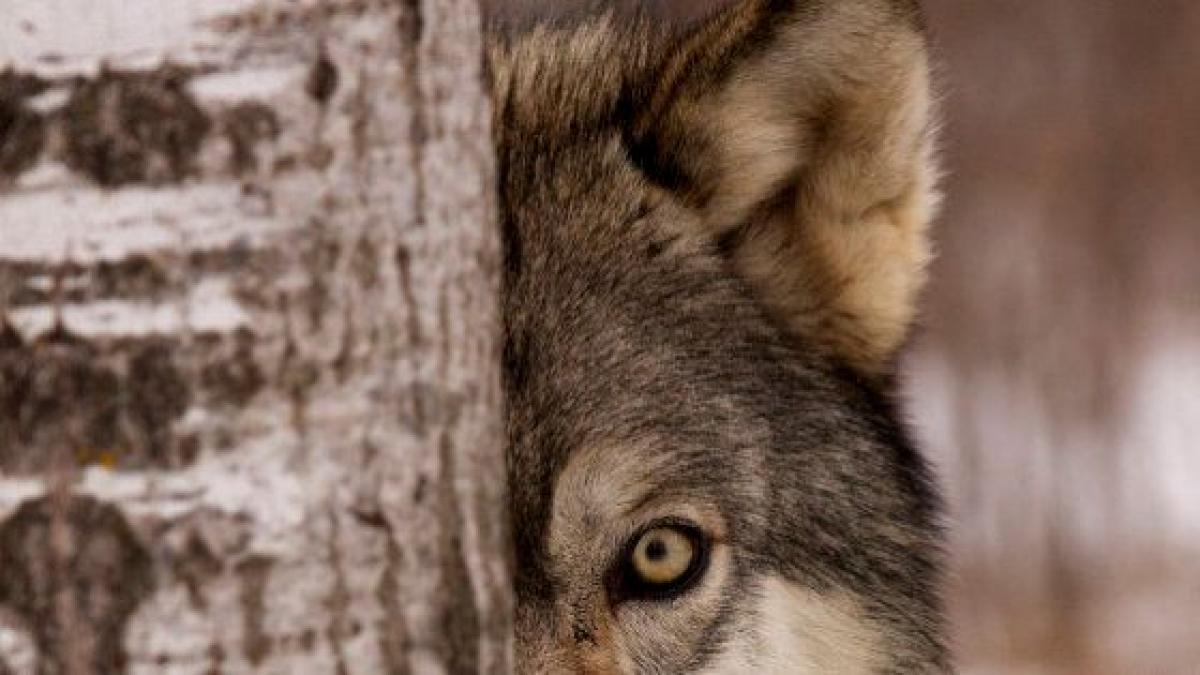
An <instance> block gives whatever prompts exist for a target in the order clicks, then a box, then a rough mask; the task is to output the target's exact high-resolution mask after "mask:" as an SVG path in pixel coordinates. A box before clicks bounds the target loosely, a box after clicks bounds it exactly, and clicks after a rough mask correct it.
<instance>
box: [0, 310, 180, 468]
mask: <svg viewBox="0 0 1200 675" xmlns="http://www.w3.org/2000/svg"><path fill="white" fill-rule="evenodd" d="M10 330H11V329H10ZM5 342H6V343H7V346H6V347H5V348H0V447H3V448H5V450H6V451H5V452H4V453H3V454H0V469H2V470H4V471H8V472H12V473H20V474H25V473H31V472H33V473H37V472H41V471H45V470H47V469H49V468H50V467H51V465H52V464H53V463H54V461H55V455H56V453H55V452H50V450H51V449H55V448H60V449H67V450H69V451H70V452H72V453H74V454H75V458H76V461H77V462H78V463H80V464H92V463H99V464H103V465H105V466H108V467H109V468H117V469H125V468H129V469H135V468H144V467H147V466H154V467H160V468H173V467H177V466H180V465H183V464H185V463H186V462H188V461H191V459H194V455H195V453H194V452H189V451H188V446H189V442H188V441H187V440H186V439H184V438H181V437H178V436H177V435H176V434H175V433H174V432H173V429H172V427H173V425H174V422H175V420H177V419H179V417H180V416H181V415H182V414H183V412H184V411H185V410H186V409H187V407H188V405H189V404H190V402H191V399H192V391H191V388H190V386H189V384H188V382H187V379H186V378H185V377H184V375H183V373H182V372H181V371H180V369H179V368H178V366H177V365H176V364H175V362H174V356H173V355H174V353H175V351H176V347H177V344H176V342H175V341H173V340H168V339H165V338H152V339H148V340H137V341H131V342H127V343H113V344H110V345H103V346H101V345H97V344H93V343H89V342H87V341H85V340H82V339H80V338H78V337H77V336H74V335H72V334H71V333H69V332H68V331H66V330H65V329H62V328H61V327H59V328H58V329H56V330H55V331H52V332H50V333H47V334H45V335H42V336H41V337H39V338H38V339H37V340H35V341H33V342H31V343H27V344H26V343H22V342H17V341H15V340H13V339H11V338H10V339H7V340H5ZM189 457H190V459H189Z"/></svg>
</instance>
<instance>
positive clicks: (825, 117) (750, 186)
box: [646, 0, 937, 374]
mask: <svg viewBox="0 0 1200 675" xmlns="http://www.w3.org/2000/svg"><path fill="white" fill-rule="evenodd" d="M813 4H814V5H815V6H816V7H817V9H814V10H813V13H814V16H813V17H811V18H808V19H806V20H802V21H796V22H794V23H793V24H791V25H788V26H786V27H783V28H780V29H779V30H780V33H779V34H778V35H775V36H773V37H772V38H770V39H772V40H774V41H775V43H774V44H771V45H770V46H769V48H765V49H762V50H760V52H759V53H757V54H754V55H752V56H750V57H748V58H746V59H744V60H743V62H741V63H738V64H736V65H735V66H734V67H733V68H734V72H733V73H732V75H731V76H729V77H728V78H727V79H725V80H724V81H719V82H716V83H707V82H701V83H699V84H695V85H691V88H692V89H694V90H695V91H694V92H689V91H688V84H687V83H685V84H683V85H673V86H669V87H665V88H664V91H669V92H672V93H674V94H679V93H680V90H682V92H683V95H681V96H676V98H673V99H669V102H667V103H661V104H659V108H662V110H661V112H657V113H656V116H655V118H654V119H655V122H654V123H653V124H651V123H647V124H646V128H647V129H653V128H654V125H657V128H659V129H663V128H674V129H692V130H693V132H692V133H694V134H699V135H701V136H703V137H705V138H708V139H711V143H712V145H714V146H715V147H712V148H710V153H709V154H710V155H715V157H713V156H706V157H705V158H704V160H703V161H704V162H706V163H707V166H700V167H699V168H692V173H693V174H695V175H694V176H693V177H694V178H695V179H697V180H698V181H699V182H700V183H701V187H702V188H703V196H704V200H703V212H704V216H705V221H706V223H707V225H708V227H709V228H710V229H711V231H713V232H716V233H725V232H728V231H730V230H733V229H735V228H744V230H743V232H742V234H741V236H740V238H739V241H738V243H739V245H738V246H737V248H735V250H734V251H733V252H732V253H733V255H734V259H735V262H736V264H737V266H738V268H739V269H740V270H741V271H742V273H743V274H744V275H745V276H746V277H747V278H748V279H749V280H750V281H751V283H752V284H754V285H755V287H756V288H757V289H758V290H759V292H760V293H761V294H762V297H763V300H764V302H765V304H767V305H768V306H769V307H771V308H772V309H774V310H775V311H776V312H777V313H778V314H779V315H780V317H781V318H782V319H783V320H784V321H785V322H787V323H788V324H789V325H791V326H792V328H793V329H794V330H795V331H797V332H798V333H800V334H802V335H804V336H805V337H806V338H808V339H809V340H814V341H816V342H817V343H818V344H822V345H825V346H827V347H828V348H830V349H831V350H832V351H833V352H834V353H837V354H839V355H840V356H842V357H843V358H844V359H845V360H846V361H848V362H849V363H850V364H851V365H853V366H855V367H856V368H858V369H859V370H861V371H863V372H866V373H869V374H875V373H878V372H880V371H881V370H883V369H884V368H885V366H886V365H887V363H888V360H889V358H890V357H891V355H892V354H893V353H894V352H895V351H896V349H897V348H898V346H899V345H900V343H901V342H902V341H903V339H904V337H905V335H906V333H907V330H908V328H909V325H910V324H911V323H912V319H913V315H914V313H915V305H916V300H917V296H918V294H919V291H920V289H921V287H922V285H923V282H924V279H925V266H926V264H927V263H928V261H929V259H930V247H929V243H928V226H929V222H930V220H931V219H932V217H933V215H934V212H935V210H936V204H937V197H936V189H935V183H936V177H937V169H936V167H935V163H934V152H933V135H932V127H933V125H932V120H931V105H930V84H929V67H928V63H927V61H928V59H927V55H926V51H925V47H924V42H923V38H922V37H921V35H920V34H919V32H918V30H917V28H916V27H915V25H914V24H913V23H912V22H910V21H904V20H898V19H897V17H896V14H895V13H896V11H898V10H897V9H896V3H895V2H890V1H885V0H852V1H841V2H829V1H826V2H817V3H813ZM763 6H764V3H763V2H751V3H747V4H746V6H744V7H739V8H736V10H734V11H732V12H731V16H730V17H729V18H727V19H726V20H725V21H724V22H717V23H716V24H715V25H716V26H717V27H718V28H720V29H721V30H722V31H723V33H720V35H718V36H714V35H713V34H712V33H713V32H714V31H717V28H710V29H708V30H707V31H705V32H702V33H701V34H700V35H698V36H697V37H696V38H695V41H696V42H697V43H698V44H697V45H696V46H695V49H712V47H711V44H709V43H712V42H714V41H715V42H717V43H718V44H719V43H720V42H721V40H722V39H724V40H727V41H736V40H737V39H739V38H742V37H744V34H745V33H746V32H747V31H749V30H751V29H752V28H753V27H754V25H755V21H756V20H758V13H759V12H761V11H763V10H762V7H763ZM718 32H719V31H718ZM722 36H724V37H722ZM697 58H698V57H697V56H696V55H695V54H693V53H692V52H691V51H689V50H688V49H683V50H681V51H680V53H679V55H678V56H677V57H676V62H677V63H676V64H671V65H668V66H667V67H666V68H664V72H665V73H667V74H668V75H675V76H676V77H681V78H686V77H689V71H688V69H687V68H685V67H684V65H685V64H691V63H694V62H695V61H696V59H697ZM676 73H678V74H677V75H676ZM714 87H715V88H716V91H712V89H713V88H714ZM664 100H666V99H664ZM648 133H654V132H653V131H650V132H648ZM677 133H679V134H681V135H686V133H687V132H682V131H680V132H677ZM684 159H685V161H687V159H688V158H684ZM697 163H698V164H699V160H697ZM789 195H794V200H793V201H792V203H791V204H790V205H785V207H784V209H783V212H782V213H780V212H777V211H774V212H771V213H756V212H755V209H756V208H759V207H760V206H761V205H762V204H764V202H769V201H770V200H772V199H776V198H786V197H788V196H789Z"/></svg>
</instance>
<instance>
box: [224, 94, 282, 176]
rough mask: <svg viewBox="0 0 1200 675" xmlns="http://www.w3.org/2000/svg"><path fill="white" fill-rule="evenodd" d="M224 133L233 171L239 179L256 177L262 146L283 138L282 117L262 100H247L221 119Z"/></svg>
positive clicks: (230, 166) (228, 111)
mask: <svg viewBox="0 0 1200 675" xmlns="http://www.w3.org/2000/svg"><path fill="white" fill-rule="evenodd" d="M221 130H222V132H223V133H224V135H225V138H226V140H228V141H229V147H230V154H229V170H230V171H231V172H232V173H233V175H235V176H243V175H246V174H252V173H255V172H257V171H258V169H259V162H258V154H257V152H256V148H257V146H258V144H259V143H262V142H265V141H274V140H275V139H277V138H279V132H280V123H279V117H278V115H276V114H275V111H274V110H272V109H271V108H269V107H267V106H266V105H264V104H262V103H259V102H258V101H244V102H242V103H238V104H237V105H235V106H233V107H232V108H230V109H229V110H227V111H225V113H224V114H223V115H222V116H221Z"/></svg>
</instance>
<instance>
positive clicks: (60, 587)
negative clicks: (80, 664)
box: [0, 496, 155, 675]
mask: <svg viewBox="0 0 1200 675" xmlns="http://www.w3.org/2000/svg"><path fill="white" fill-rule="evenodd" d="M64 506H65V508H64ZM60 509H61V511H60ZM56 519H61V521H60V522H61V523H62V524H63V526H65V528H66V531H67V535H68V536H67V537H66V540H67V546H66V548H65V550H64V549H63V548H62V547H60V546H56V545H55V543H53V542H52V541H51V529H52V526H55V525H54V521H55V520H56ZM64 554H65V559H64V558H63V556H64ZM0 570H3V574H0V605H5V606H7V607H9V608H11V609H12V610H14V611H15V612H16V613H17V614H18V615H19V616H20V617H21V618H22V619H23V620H24V622H25V624H26V625H27V626H29V628H30V629H31V630H32V631H33V639H34V644H35V645H36V647H37V650H38V658H39V662H38V673H39V675H59V674H60V673H65V668H66V666H67V664H66V660H65V659H66V654H65V653H64V652H65V651H66V650H64V649H63V642H62V641H63V639H64V635H63V631H64V626H63V625H62V622H63V621H64V617H63V616H62V614H61V612H60V607H59V604H58V603H57V602H56V600H58V599H59V598H61V597H62V595H63V594H64V593H65V594H68V595H69V597H70V598H71V599H72V601H73V603H72V604H73V606H74V608H75V611H74V614H75V616H74V617H73V619H72V637H74V638H75V641H74V642H73V644H72V647H73V648H75V650H76V654H79V655H82V657H83V659H84V662H85V663H87V664H88V665H89V667H90V668H91V672H94V673H97V674H99V675H119V674H120V673H124V672H125V671H126V667H127V661H128V655H127V654H126V653H125V649H124V637H125V630H126V627H127V624H128V622H129V619H130V617H132V615H133V613H134V611H135V610H136V609H137V607H138V606H139V605H140V604H141V603H142V602H143V601H144V600H145V599H146V598H148V597H149V596H150V594H151V593H152V592H153V590H154V585H155V582H154V574H153V573H154V570H153V564H152V559H151V557H150V554H149V553H148V552H147V551H146V549H145V547H143V545H142V544H141V542H140V541H138V539H137V537H136V536H135V535H134V533H133V530H132V529H131V528H130V526H129V523H128V522H127V521H126V520H125V517H124V516H123V515H122V514H121V512H120V511H119V510H118V509H117V508H116V507H114V506H111V505H109V504H105V503H103V502H100V501H98V500H95V499H92V498H90V497H83V496H71V497H68V498H67V499H66V501H65V502H64V500H62V499H55V498H50V497H42V498H38V499H33V500H29V501H27V502H25V503H23V504H22V505H21V506H20V507H18V509H17V511H16V512H15V513H14V514H13V515H12V516H11V517H10V518H8V520H6V521H5V522H3V523H0ZM80 631H82V632H83V633H84V634H83V635H80V634H79V632H80Z"/></svg>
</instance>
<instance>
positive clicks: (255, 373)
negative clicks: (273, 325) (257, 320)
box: [200, 326, 266, 408]
mask: <svg viewBox="0 0 1200 675" xmlns="http://www.w3.org/2000/svg"><path fill="white" fill-rule="evenodd" d="M256 340H257V338H256V336H255V335H254V331H252V330H250V329H249V328H246V327H245V326H243V327H241V328H238V329H237V331H235V332H234V334H233V337H232V339H229V338H221V339H219V342H221V343H225V342H230V341H231V342H232V343H233V347H232V350H233V353H232V354H231V355H229V356H223V355H222V356H216V357H215V358H213V359H212V360H210V361H208V362H207V363H205V364H204V366H202V367H201V369H200V384H201V386H202V387H203V388H204V391H205V394H206V395H207V397H208V398H209V399H210V400H211V401H212V402H213V403H216V404H218V405H226V406H232V407H234V408H242V407H244V406H245V405H246V404H248V403H249V402H250V401H251V400H253V399H254V397H255V396H257V395H258V393H259V392H260V391H262V388H263V386H264V385H265V384H266V376H264V375H263V372H262V369H261V368H260V367H259V365H258V362H257V361H256V360H255V359H254V344H255V342H256Z"/></svg>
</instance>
